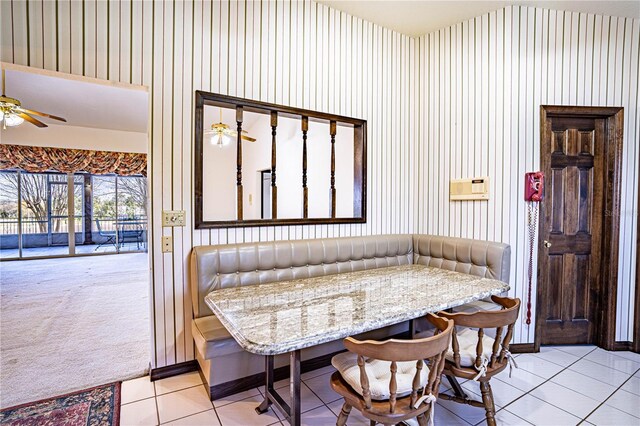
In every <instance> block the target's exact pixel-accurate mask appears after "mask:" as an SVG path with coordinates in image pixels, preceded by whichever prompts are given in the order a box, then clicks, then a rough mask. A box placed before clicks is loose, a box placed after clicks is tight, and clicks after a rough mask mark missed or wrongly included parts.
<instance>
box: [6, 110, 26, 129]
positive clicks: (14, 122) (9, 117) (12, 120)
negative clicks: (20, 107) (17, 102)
mask: <svg viewBox="0 0 640 426" xmlns="http://www.w3.org/2000/svg"><path fill="white" fill-rule="evenodd" d="M3 118H4V124H5V125H7V126H9V127H15V126H19V125H21V124H22V123H24V118H22V117H20V116H19V115H17V114H14V113H9V114H4V117H3Z"/></svg>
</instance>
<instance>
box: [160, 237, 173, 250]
mask: <svg viewBox="0 0 640 426" xmlns="http://www.w3.org/2000/svg"><path fill="white" fill-rule="evenodd" d="M172 251H173V238H172V237H171V235H165V236H163V237H162V252H163V253H171V252H172Z"/></svg>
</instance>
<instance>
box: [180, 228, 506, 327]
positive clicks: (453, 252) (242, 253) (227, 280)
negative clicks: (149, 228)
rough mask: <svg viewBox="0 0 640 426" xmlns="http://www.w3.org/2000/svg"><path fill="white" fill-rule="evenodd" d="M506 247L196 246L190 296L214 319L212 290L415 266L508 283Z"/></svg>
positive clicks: (334, 241) (390, 239)
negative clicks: (208, 297) (210, 299)
mask: <svg viewBox="0 0 640 426" xmlns="http://www.w3.org/2000/svg"><path fill="white" fill-rule="evenodd" d="M510 256H511V251H510V248H509V246H508V245H507V244H502V243H495V242H490V241H479V240H469V239H464V238H453V237H440V236H432V235H411V234H403V235H372V236H365V237H344V238H323V239H314V240H295V241H270V242H261V243H260V242H259V243H245V244H227V245H216V246H200V247H195V248H194V249H193V252H192V254H191V277H190V281H191V284H190V285H191V288H190V290H191V298H192V302H193V312H194V317H195V318H200V317H203V316H207V315H212V312H211V310H210V309H209V307H208V306H207V305H206V303H205V302H204V298H205V296H206V295H207V294H208V293H209V292H211V291H212V290H216V289H220V288H226V287H237V286H242V285H254V284H264V283H270V282H274V281H285V280H291V279H296V278H309V277H317V276H321V275H331V274H337V273H340V272H353V271H360V270H364V269H374V268H384V267H387V266H396V265H406V264H410V263H416V264H422V265H428V266H434V267H438V268H442V269H448V270H452V271H458V272H463V273H466V274H471V275H477V276H480V277H486V278H494V279H498V280H501V281H504V282H509V266H510Z"/></svg>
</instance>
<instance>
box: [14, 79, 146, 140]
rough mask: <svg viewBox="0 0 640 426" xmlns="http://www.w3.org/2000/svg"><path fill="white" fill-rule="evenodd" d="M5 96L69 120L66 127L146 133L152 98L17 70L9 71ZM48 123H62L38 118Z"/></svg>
mask: <svg viewBox="0 0 640 426" xmlns="http://www.w3.org/2000/svg"><path fill="white" fill-rule="evenodd" d="M6 79H7V81H6V90H5V91H6V95H7V96H9V97H12V98H15V99H18V100H19V101H20V102H21V103H22V106H23V107H25V108H28V109H32V110H36V111H41V112H46V113H49V114H53V115H57V116H60V117H63V118H66V119H67V125H70V126H78V127H90V128H97V129H110V130H122V131H128V132H140V133H146V132H147V121H148V115H149V99H148V93H147V92H146V90H141V89H139V88H131V89H129V88H125V87H122V85H115V84H110V83H109V82H105V83H104V84H103V83H100V82H98V81H96V82H91V81H84V80H82V79H81V78H75V77H71V76H66V75H64V76H63V75H60V76H54V75H47V74H44V73H41V72H35V71H34V72H29V71H23V70H18V69H11V68H9V69H7V70H6ZM36 118H38V119H39V120H40V121H42V122H44V123H45V124H62V125H64V123H60V122H59V121H55V120H51V119H47V118H40V117H36Z"/></svg>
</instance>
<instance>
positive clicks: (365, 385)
mask: <svg viewBox="0 0 640 426" xmlns="http://www.w3.org/2000/svg"><path fill="white" fill-rule="evenodd" d="M365 362H366V361H365V360H364V357H363V356H362V355H358V367H360V386H362V397H363V398H364V402H365V405H366V407H367V408H371V391H370V389H369V378H368V377H367V370H366V369H365Z"/></svg>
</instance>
